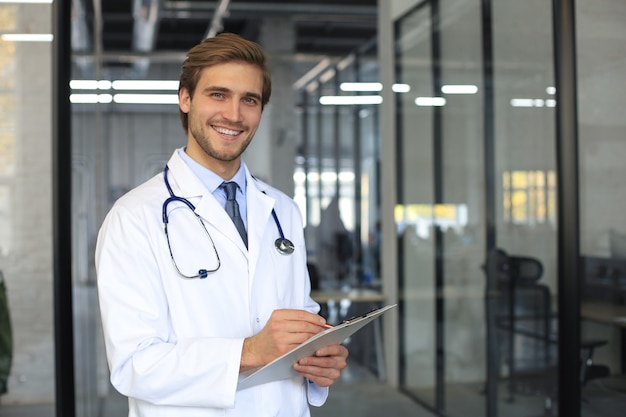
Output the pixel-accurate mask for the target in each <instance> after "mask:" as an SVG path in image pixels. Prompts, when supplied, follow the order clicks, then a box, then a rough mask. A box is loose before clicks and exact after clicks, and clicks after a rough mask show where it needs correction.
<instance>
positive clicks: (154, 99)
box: [113, 94, 178, 104]
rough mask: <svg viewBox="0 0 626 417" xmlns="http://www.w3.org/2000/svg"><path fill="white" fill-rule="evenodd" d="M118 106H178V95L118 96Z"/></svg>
mask: <svg viewBox="0 0 626 417" xmlns="http://www.w3.org/2000/svg"><path fill="white" fill-rule="evenodd" d="M113 101H114V102H115V103H118V104H178V95H177V94H116V95H114V96H113Z"/></svg>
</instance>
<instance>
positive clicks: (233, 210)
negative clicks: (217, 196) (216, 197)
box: [220, 181, 248, 248]
mask: <svg viewBox="0 0 626 417" xmlns="http://www.w3.org/2000/svg"><path fill="white" fill-rule="evenodd" d="M220 187H221V188H223V189H224V191H225V192H226V206H225V207H224V208H225V209H226V213H228V215H229V216H230V218H231V219H233V223H235V227H236V228H237V231H238V232H239V234H240V235H241V239H243V243H244V244H245V245H246V248H247V247H248V234H247V232H246V226H244V224H243V220H242V219H241V213H240V212H239V204H237V200H235V193H236V192H237V183H236V182H234V181H230V182H223V183H222V185H220Z"/></svg>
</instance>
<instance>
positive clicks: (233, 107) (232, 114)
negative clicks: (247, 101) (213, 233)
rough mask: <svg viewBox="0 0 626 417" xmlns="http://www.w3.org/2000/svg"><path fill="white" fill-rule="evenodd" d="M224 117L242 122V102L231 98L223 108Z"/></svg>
mask: <svg viewBox="0 0 626 417" xmlns="http://www.w3.org/2000/svg"><path fill="white" fill-rule="evenodd" d="M222 117H224V119H227V120H232V121H234V122H240V121H241V119H242V116H241V102H240V101H239V100H229V101H228V102H227V103H225V104H224V107H223V108H222Z"/></svg>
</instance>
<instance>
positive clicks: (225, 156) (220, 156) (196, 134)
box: [189, 127, 252, 162]
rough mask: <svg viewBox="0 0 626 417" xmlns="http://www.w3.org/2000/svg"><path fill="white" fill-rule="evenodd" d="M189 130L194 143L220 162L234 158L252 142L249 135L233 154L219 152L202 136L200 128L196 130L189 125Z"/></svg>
mask: <svg viewBox="0 0 626 417" xmlns="http://www.w3.org/2000/svg"><path fill="white" fill-rule="evenodd" d="M189 131H190V132H191V136H193V138H194V139H195V141H196V143H197V144H198V145H199V146H200V148H202V150H203V151H204V153H205V154H207V155H208V156H209V157H211V158H213V159H216V160H218V161H222V162H231V161H234V160H236V159H237V158H239V157H240V156H241V155H242V154H243V153H244V151H245V150H246V149H247V148H248V145H250V142H252V137H249V138H248V139H247V140H246V141H245V142H243V143H242V145H241V148H240V149H239V151H238V152H236V153H235V154H232V153H219V152H217V151H216V150H215V149H214V148H213V147H212V146H211V141H210V140H208V139H207V137H206V136H204V134H203V132H202V131H201V130H200V131H198V130H197V129H194V128H193V127H190V128H189Z"/></svg>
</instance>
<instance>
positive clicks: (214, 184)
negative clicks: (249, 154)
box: [178, 148, 247, 195]
mask: <svg viewBox="0 0 626 417" xmlns="http://www.w3.org/2000/svg"><path fill="white" fill-rule="evenodd" d="M178 155H179V156H180V157H181V159H182V160H183V161H185V164H187V166H188V167H189V168H190V169H191V171H192V172H193V173H194V175H195V176H196V177H198V178H199V179H200V181H201V182H202V184H204V186H205V187H206V188H207V189H208V190H209V191H211V192H212V193H214V192H215V191H216V190H218V189H219V187H220V185H221V184H222V183H223V182H224V179H223V178H222V177H220V176H219V175H217V174H216V173H215V172H213V171H211V170H210V169H208V168H205V167H204V166H202V165H200V164H199V163H197V162H196V161H194V160H193V159H191V157H190V156H189V155H187V153H186V152H185V148H179V149H178ZM244 167H245V163H244V162H243V160H242V161H241V165H240V166H239V170H237V172H236V173H235V176H234V177H233V178H231V179H230V180H229V181H235V182H236V183H237V185H239V192H241V193H242V194H243V195H246V186H247V183H246V169H245V168H244Z"/></svg>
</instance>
